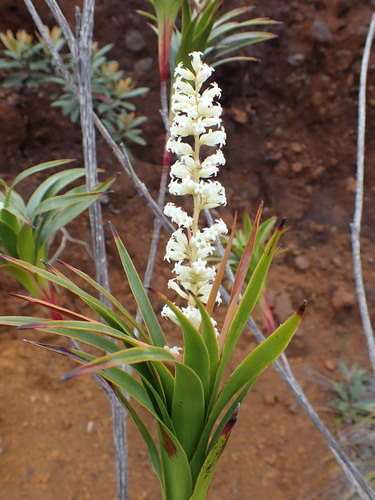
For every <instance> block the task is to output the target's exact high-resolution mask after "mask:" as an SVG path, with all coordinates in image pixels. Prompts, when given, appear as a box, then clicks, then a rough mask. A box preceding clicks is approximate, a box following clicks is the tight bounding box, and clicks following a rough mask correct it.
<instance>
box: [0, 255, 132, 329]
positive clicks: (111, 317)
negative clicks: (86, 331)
mask: <svg viewBox="0 0 375 500" xmlns="http://www.w3.org/2000/svg"><path fill="white" fill-rule="evenodd" d="M1 257H2V258H3V259H4V260H5V261H8V262H10V263H12V264H15V265H17V266H19V267H20V268H21V269H25V270H26V271H28V272H30V273H32V274H36V275H37V276H40V277H42V278H44V279H46V280H47V281H50V282H52V283H55V284H56V285H59V286H61V287H63V288H66V289H67V290H69V291H70V292H72V293H74V294H75V295H77V296H78V297H79V298H80V299H81V300H82V301H83V302H84V303H85V304H87V305H88V306H89V307H90V308H91V309H92V310H93V311H95V312H96V313H97V314H98V315H99V316H100V317H101V318H103V320H104V321H105V322H106V323H108V325H110V326H112V327H113V328H118V329H119V330H120V331H124V332H126V331H127V328H128V327H127V325H126V324H125V323H124V321H123V320H122V319H121V318H120V317H119V316H118V315H117V314H115V313H114V312H113V311H112V310H111V309H110V308H109V307H107V306H106V305H105V304H103V303H102V302H101V301H100V300H98V299H96V298H95V297H93V296H92V295H90V294H89V293H87V292H86V291H84V290H82V288H80V287H79V286H77V285H76V284H75V283H74V282H73V281H71V280H69V279H68V278H67V277H66V276H64V275H63V274H61V273H57V271H56V270H55V268H54V267H53V266H50V265H48V268H49V269H50V270H52V271H54V272H56V273H57V274H53V273H52V272H50V271H46V270H44V269H39V268H38V267H36V266H34V265H32V264H29V263H28V262H24V261H21V260H19V259H14V258H13V257H9V256H7V255H1Z"/></svg>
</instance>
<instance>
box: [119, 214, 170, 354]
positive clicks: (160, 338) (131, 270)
mask: <svg viewBox="0 0 375 500" xmlns="http://www.w3.org/2000/svg"><path fill="white" fill-rule="evenodd" d="M110 226H111V230H112V234H113V236H114V239H115V243H116V246H117V250H118V252H119V255H120V259H121V262H122V265H123V268H124V270H125V273H126V275H127V277H128V281H129V285H130V288H131V290H132V293H133V296H134V298H135V300H136V302H137V304H138V307H139V309H140V310H141V313H142V317H143V321H144V322H145V325H146V326H147V330H148V332H149V335H150V337H151V339H152V341H153V344H154V345H156V346H159V347H164V346H165V345H168V342H167V340H166V338H165V335H164V333H163V330H162V329H161V327H160V324H159V322H158V320H157V318H156V315H155V313H154V310H153V308H152V305H151V303H150V301H149V299H148V297H147V294H146V292H145V289H144V287H143V283H142V281H141V279H140V277H139V275H138V273H137V271H136V269H135V267H134V264H133V262H132V260H131V258H130V256H129V254H128V252H127V250H126V248H125V247H124V244H123V243H122V241H121V239H120V236H119V234H118V232H117V231H116V229H115V228H114V226H113V225H112V224H110Z"/></svg>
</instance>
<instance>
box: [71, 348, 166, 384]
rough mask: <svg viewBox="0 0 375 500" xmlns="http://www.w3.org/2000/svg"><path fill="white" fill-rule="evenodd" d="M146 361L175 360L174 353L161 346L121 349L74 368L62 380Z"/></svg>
mask: <svg viewBox="0 0 375 500" xmlns="http://www.w3.org/2000/svg"><path fill="white" fill-rule="evenodd" d="M145 361H174V357H173V355H172V354H171V353H170V352H169V351H167V350H166V349H163V348H161V347H154V346H147V347H133V348H131V349H126V350H124V351H119V352H116V353H113V354H109V355H107V356H103V357H101V358H97V359H95V360H94V361H91V362H90V363H88V364H86V365H85V366H82V367H80V368H77V369H76V370H73V371H71V372H69V373H67V374H66V375H63V377H62V380H69V379H71V378H76V377H79V376H81V375H86V374H88V373H93V372H97V371H101V370H107V369H108V368H113V367H117V366H121V365H124V364H133V363H143V362H145Z"/></svg>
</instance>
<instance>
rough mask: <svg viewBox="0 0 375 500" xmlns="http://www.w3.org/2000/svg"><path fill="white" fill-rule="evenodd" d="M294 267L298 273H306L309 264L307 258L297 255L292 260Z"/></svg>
mask: <svg viewBox="0 0 375 500" xmlns="http://www.w3.org/2000/svg"><path fill="white" fill-rule="evenodd" d="M294 265H295V266H296V268H297V269H299V270H300V271H306V269H308V268H309V267H310V265H311V264H310V261H309V259H308V258H307V257H305V256H304V255H299V256H298V257H296V258H295V259H294Z"/></svg>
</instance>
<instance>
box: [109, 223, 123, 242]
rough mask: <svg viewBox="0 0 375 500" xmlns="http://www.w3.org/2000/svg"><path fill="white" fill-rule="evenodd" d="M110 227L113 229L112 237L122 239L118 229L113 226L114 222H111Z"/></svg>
mask: <svg viewBox="0 0 375 500" xmlns="http://www.w3.org/2000/svg"><path fill="white" fill-rule="evenodd" d="M109 227H110V228H111V233H112V236H113V237H114V238H115V239H118V238H120V235H119V234H118V231H117V229H116V228H115V226H114V225H113V224H112V222H111V221H109Z"/></svg>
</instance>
